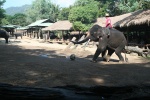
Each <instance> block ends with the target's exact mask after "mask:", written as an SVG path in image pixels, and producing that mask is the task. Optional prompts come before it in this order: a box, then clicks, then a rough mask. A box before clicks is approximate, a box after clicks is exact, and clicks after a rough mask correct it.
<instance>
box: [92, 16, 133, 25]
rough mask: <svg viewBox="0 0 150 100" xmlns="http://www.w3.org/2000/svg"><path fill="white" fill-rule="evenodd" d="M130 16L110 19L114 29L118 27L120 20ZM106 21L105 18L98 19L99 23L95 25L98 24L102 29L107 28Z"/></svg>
mask: <svg viewBox="0 0 150 100" xmlns="http://www.w3.org/2000/svg"><path fill="white" fill-rule="evenodd" d="M130 15H131V14H130V13H128V14H123V15H119V16H114V17H110V19H111V22H112V25H113V27H115V26H116V25H115V24H116V23H118V22H119V21H120V20H123V19H124V18H127V17H128V16H130ZM105 20H106V19H105V17H100V18H97V21H96V22H95V23H94V24H98V25H100V26H102V27H105Z"/></svg>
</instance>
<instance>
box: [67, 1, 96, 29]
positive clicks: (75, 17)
mask: <svg viewBox="0 0 150 100" xmlns="http://www.w3.org/2000/svg"><path fill="white" fill-rule="evenodd" d="M98 4H99V3H98V2H97V1H94V0H78V1H77V2H76V3H75V5H74V6H73V7H72V9H71V10H70V13H69V20H70V21H71V22H72V23H73V25H74V29H75V30H82V31H85V30H87V29H89V26H91V25H90V24H92V22H93V21H94V20H95V19H96V18H97V16H98V9H99V7H98Z"/></svg>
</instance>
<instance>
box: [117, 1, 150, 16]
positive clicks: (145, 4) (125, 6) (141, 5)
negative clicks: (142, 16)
mask: <svg viewBox="0 0 150 100" xmlns="http://www.w3.org/2000/svg"><path fill="white" fill-rule="evenodd" d="M117 8H118V10H120V12H121V13H120V14H124V13H129V12H133V11H136V10H139V9H149V8H150V0H119V2H117Z"/></svg>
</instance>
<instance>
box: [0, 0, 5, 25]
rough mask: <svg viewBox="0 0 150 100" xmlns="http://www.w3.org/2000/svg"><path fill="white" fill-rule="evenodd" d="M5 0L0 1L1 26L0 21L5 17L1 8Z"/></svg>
mask: <svg viewBox="0 0 150 100" xmlns="http://www.w3.org/2000/svg"><path fill="white" fill-rule="evenodd" d="M5 2H6V0H0V24H2V19H3V18H4V17H5V14H4V13H5V10H4V9H3V8H2V6H3V4H4V3H5Z"/></svg>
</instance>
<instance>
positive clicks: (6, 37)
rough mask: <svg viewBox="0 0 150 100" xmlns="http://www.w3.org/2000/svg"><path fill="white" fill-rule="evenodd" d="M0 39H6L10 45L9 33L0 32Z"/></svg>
mask: <svg viewBox="0 0 150 100" xmlns="http://www.w3.org/2000/svg"><path fill="white" fill-rule="evenodd" d="M0 38H5V41H6V43H8V39H9V33H8V32H7V31H5V30H0Z"/></svg>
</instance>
